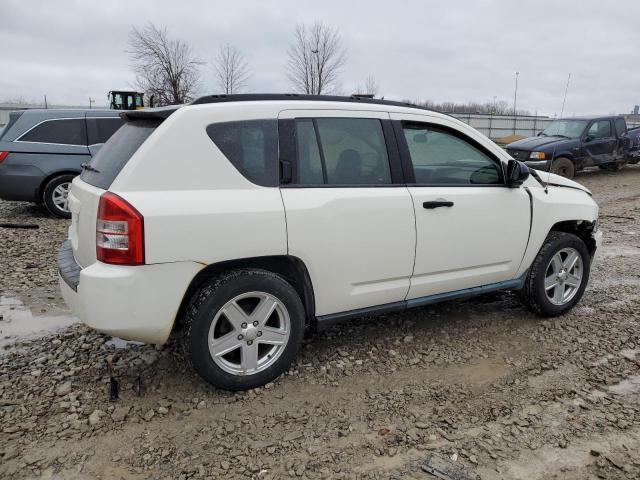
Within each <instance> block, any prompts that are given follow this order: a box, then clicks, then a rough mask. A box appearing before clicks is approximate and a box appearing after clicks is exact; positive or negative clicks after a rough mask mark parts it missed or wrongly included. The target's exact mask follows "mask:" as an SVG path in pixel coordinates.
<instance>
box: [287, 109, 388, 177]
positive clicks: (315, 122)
mask: <svg viewBox="0 0 640 480" xmlns="http://www.w3.org/2000/svg"><path fill="white" fill-rule="evenodd" d="M296 147H297V165H298V179H297V183H299V184H301V185H318V184H327V185H386V184H390V183H391V169H390V166H389V157H388V155H387V146H386V142H385V138H384V134H383V131H382V124H381V123H380V120H377V119H373V118H315V119H299V120H296Z"/></svg>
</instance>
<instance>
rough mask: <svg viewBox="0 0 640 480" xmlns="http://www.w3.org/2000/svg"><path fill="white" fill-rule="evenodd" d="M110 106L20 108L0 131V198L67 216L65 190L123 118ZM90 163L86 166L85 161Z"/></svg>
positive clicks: (69, 215)
mask: <svg viewBox="0 0 640 480" xmlns="http://www.w3.org/2000/svg"><path fill="white" fill-rule="evenodd" d="M119 113H120V112H117V111H114V110H89V109H87V110H53V109H52V110H44V109H34V110H22V111H17V112H12V113H11V114H10V116H9V123H8V124H7V126H6V127H5V128H4V130H2V131H0V198H1V199H2V200H15V201H22V202H35V203H37V204H40V205H44V206H46V208H47V210H49V212H51V213H52V214H53V215H56V216H58V217H64V218H70V217H71V213H70V212H69V208H68V206H67V193H68V191H69V187H70V186H71V181H72V180H73V177H75V176H76V175H78V174H79V173H80V172H81V170H82V168H83V164H88V162H89V161H90V160H91V157H92V156H93V155H94V154H95V153H96V152H97V151H98V149H99V148H100V147H101V146H102V144H103V143H104V142H106V141H107V140H108V139H109V137H111V135H113V134H114V133H115V132H116V130H118V129H119V128H120V126H121V125H122V123H123V121H122V119H121V118H120V117H119ZM89 168H90V167H89Z"/></svg>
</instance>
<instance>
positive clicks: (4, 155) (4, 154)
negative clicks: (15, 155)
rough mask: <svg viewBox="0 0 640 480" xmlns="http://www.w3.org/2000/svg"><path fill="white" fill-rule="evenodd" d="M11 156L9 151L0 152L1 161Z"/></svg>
mask: <svg viewBox="0 0 640 480" xmlns="http://www.w3.org/2000/svg"><path fill="white" fill-rule="evenodd" d="M8 156H9V152H0V163H2V162H3V161H4V159H5V158H7V157H8Z"/></svg>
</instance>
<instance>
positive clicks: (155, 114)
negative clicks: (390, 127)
mask: <svg viewBox="0 0 640 480" xmlns="http://www.w3.org/2000/svg"><path fill="white" fill-rule="evenodd" d="M266 100H274V101H285V100H304V101H314V102H344V103H365V104H373V105H388V106H392V107H409V108H417V109H420V110H427V111H429V112H434V111H435V110H432V109H430V108H427V107H421V106H420V105H415V104H413V103H409V102H396V101H393V100H380V99H377V98H371V97H368V96H358V95H351V96H350V97H346V96H340V95H307V94H304V93H236V94H232V95H206V96H204V97H200V98H197V99H196V100H194V101H193V102H191V103H188V104H186V105H206V104H210V103H227V102H259V101H266ZM181 106H183V105H170V106H167V107H159V108H146V109H143V110H127V111H123V112H122V113H121V114H120V116H121V117H122V118H123V119H124V120H164V119H165V118H167V117H168V116H169V115H171V114H172V113H173V112H175V111H176V110H177V109H178V108H180V107H181ZM443 115H446V113H445V114H443Z"/></svg>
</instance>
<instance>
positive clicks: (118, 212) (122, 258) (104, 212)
mask: <svg viewBox="0 0 640 480" xmlns="http://www.w3.org/2000/svg"><path fill="white" fill-rule="evenodd" d="M96 257H97V259H98V260H99V261H101V262H104V263H113V264H116V265H142V264H144V218H143V217H142V215H141V214H140V212H138V211H137V210H136V209H135V208H133V207H132V206H131V205H130V204H129V203H127V202H126V201H125V200H123V199H122V198H120V197H119V196H118V195H116V194H115V193H111V192H106V193H104V194H103V195H102V196H101V197H100V205H99V206H98V221H97V224H96Z"/></svg>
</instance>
